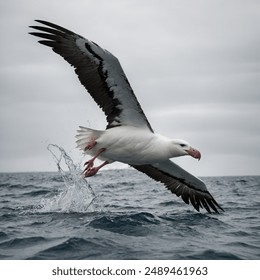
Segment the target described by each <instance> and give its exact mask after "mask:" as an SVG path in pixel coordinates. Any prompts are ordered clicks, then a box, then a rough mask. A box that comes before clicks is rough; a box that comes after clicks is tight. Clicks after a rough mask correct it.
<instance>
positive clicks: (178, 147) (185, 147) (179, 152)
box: [170, 139, 201, 160]
mask: <svg viewBox="0 0 260 280" xmlns="http://www.w3.org/2000/svg"><path fill="white" fill-rule="evenodd" d="M170 153H171V157H180V156H186V155H190V156H192V157H194V158H197V159H198V160H200V158H201V154H200V152H199V151H198V150H196V149H194V148H192V147H191V146H190V144H189V143H188V142H187V141H184V140H181V139H172V140H171V146H170Z"/></svg>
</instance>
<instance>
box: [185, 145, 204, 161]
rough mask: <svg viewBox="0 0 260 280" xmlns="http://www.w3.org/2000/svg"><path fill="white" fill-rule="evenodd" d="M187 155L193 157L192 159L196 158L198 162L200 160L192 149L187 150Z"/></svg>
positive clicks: (199, 155) (199, 156)
mask: <svg viewBox="0 0 260 280" xmlns="http://www.w3.org/2000/svg"><path fill="white" fill-rule="evenodd" d="M187 153H188V155H190V156H192V157H194V158H197V159H198V160H200V158H201V154H200V152H199V151H198V150H196V149H194V148H191V147H190V149H189V150H187Z"/></svg>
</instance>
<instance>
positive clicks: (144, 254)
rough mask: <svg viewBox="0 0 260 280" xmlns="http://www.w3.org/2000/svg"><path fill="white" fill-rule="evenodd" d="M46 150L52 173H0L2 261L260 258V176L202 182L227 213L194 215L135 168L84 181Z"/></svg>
mask: <svg viewBox="0 0 260 280" xmlns="http://www.w3.org/2000/svg"><path fill="white" fill-rule="evenodd" d="M51 148H52V153H53V155H54V160H55V161H56V163H57V168H58V171H57V172H53V173H47V172H42V173H0V259H44V260H45V259H52V260H54V259H91V260H94V259H100V260H101V259H120V260H121V259H137V260H138V259H180V260H183V259H189V260H192V259H208V260H210V259H221V260H225V259H232V260H236V259H249V260H252V259H258V260H259V259H260V177H258V176H241V177H204V178H202V179H203V180H204V181H205V182H206V184H207V186H208V188H209V190H210V192H211V193H212V195H213V196H214V197H215V199H216V200H217V201H218V202H219V203H220V205H221V206H222V207H223V208H224V209H225V212H224V213H223V214H219V215H218V214H208V213H206V211H201V213H198V212H196V210H193V208H192V207H191V206H190V205H186V204H185V203H184V202H183V201H182V200H181V199H180V198H178V197H176V196H175V195H173V194H171V193H170V192H169V191H167V190H166V189H165V188H164V187H163V185H161V184H159V183H156V182H155V181H153V180H151V179H149V178H148V177H147V176H145V175H144V174H142V173H139V172H138V171H135V170H134V169H130V168H129V169H121V170H107V171H103V172H100V173H99V174H97V175H96V176H93V177H91V178H89V179H88V180H85V179H83V178H82V177H81V176H80V170H79V167H78V166H76V165H75V164H74V163H73V161H72V160H71V159H70V157H69V156H68V155H67V154H66V152H65V151H64V150H63V149H62V148H59V147H57V146H53V147H51ZM55 149H56V150H55ZM54 150H55V152H54ZM57 154H59V155H57ZM62 161H63V162H64V163H63V165H64V166H65V167H66V168H64V167H62V166H61V165H62V164H61V162H62Z"/></svg>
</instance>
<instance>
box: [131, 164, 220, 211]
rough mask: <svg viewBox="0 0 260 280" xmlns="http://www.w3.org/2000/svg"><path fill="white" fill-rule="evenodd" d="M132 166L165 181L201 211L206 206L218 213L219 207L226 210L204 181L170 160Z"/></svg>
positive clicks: (207, 208) (173, 190) (172, 189)
mask: <svg viewBox="0 0 260 280" xmlns="http://www.w3.org/2000/svg"><path fill="white" fill-rule="evenodd" d="M132 166H133V167H134V168H135V169H137V170H138V171H141V172H143V173H145V174H147V175H148V176H149V177H151V178H153V179H154V180H156V181H159V182H161V183H163V184H164V185H165V186H166V188H167V189H169V190H170V191H171V192H172V193H174V194H176V195H177V196H181V198H182V199H183V201H184V202H185V203H187V204H189V203H191V204H192V205H193V207H194V208H195V209H196V210H197V211H200V208H205V209H206V210H207V211H208V212H209V213H211V210H214V211H215V212H216V213H219V209H220V210H222V211H224V210H223V209H222V207H221V206H219V204H218V203H217V202H216V200H215V199H214V198H213V196H212V195H211V194H210V193H209V191H208V190H207V187H206V185H205V184H204V183H203V181H201V180H200V179H199V178H197V177H194V176H193V175H191V174H190V173H188V172H187V171H185V170H184V169H182V168H181V167H179V166H178V165H177V164H175V163H173V162H172V161H170V160H167V161H163V162H160V163H156V164H153V165H132Z"/></svg>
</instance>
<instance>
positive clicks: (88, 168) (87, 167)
mask: <svg viewBox="0 0 260 280" xmlns="http://www.w3.org/2000/svg"><path fill="white" fill-rule="evenodd" d="M105 150H106V148H101V149H99V150H98V152H97V154H96V155H95V156H94V157H93V158H91V159H90V160H88V161H86V162H85V163H84V166H86V167H85V169H84V171H83V172H82V174H85V172H87V171H88V170H90V169H91V168H92V167H93V165H94V161H95V159H96V158H97V157H98V156H99V155H100V154H101V153H103V152H104V151H105ZM93 175H94V174H93Z"/></svg>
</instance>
